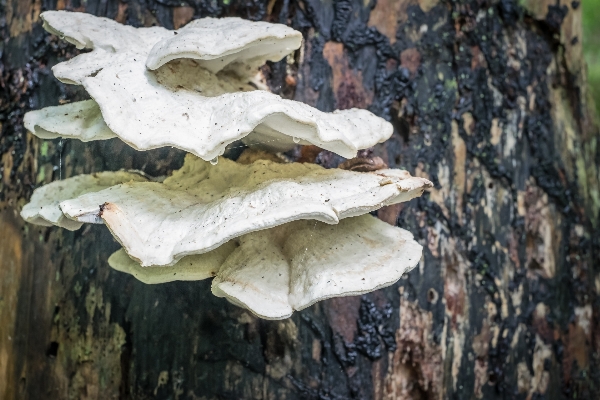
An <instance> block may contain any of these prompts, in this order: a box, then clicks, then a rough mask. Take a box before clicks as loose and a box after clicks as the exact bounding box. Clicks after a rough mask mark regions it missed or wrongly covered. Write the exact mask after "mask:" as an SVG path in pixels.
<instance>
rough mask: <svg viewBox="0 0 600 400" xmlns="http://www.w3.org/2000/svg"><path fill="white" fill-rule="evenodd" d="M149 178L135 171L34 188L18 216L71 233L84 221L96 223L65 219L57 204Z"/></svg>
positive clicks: (96, 174)
mask: <svg viewBox="0 0 600 400" xmlns="http://www.w3.org/2000/svg"><path fill="white" fill-rule="evenodd" d="M147 181H148V178H147V177H146V176H145V175H144V174H142V173H140V172H138V171H116V172H98V173H95V174H90V175H78V176H74V177H72V178H68V179H65V180H62V181H54V182H52V183H49V184H47V185H45V186H42V187H40V188H38V189H36V190H35V191H34V192H33V195H32V196H31V200H30V201H29V203H27V204H26V205H25V206H24V207H23V209H22V210H21V217H22V218H23V219H24V220H25V221H27V222H30V223H32V224H36V225H42V226H52V225H56V226H60V227H61V228H65V229H68V230H70V231H74V230H77V229H79V228H81V225H83V223H84V222H95V221H94V219H96V218H97V216H90V217H89V218H91V219H89V220H85V219H84V218H81V219H80V220H79V221H77V220H74V219H70V218H67V217H66V216H65V215H64V214H63V213H62V211H61V210H60V207H59V204H60V203H61V202H62V201H64V200H69V199H72V198H76V197H78V196H80V195H82V194H85V193H93V192H98V191H100V190H103V189H106V188H109V187H111V186H114V185H118V184H120V183H125V182H147Z"/></svg>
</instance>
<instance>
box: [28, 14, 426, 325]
mask: <svg viewBox="0 0 600 400" xmlns="http://www.w3.org/2000/svg"><path fill="white" fill-rule="evenodd" d="M42 18H43V20H44V27H45V28H46V29H47V30H48V31H50V32H52V33H55V34H58V35H60V37H61V38H64V39H66V40H67V41H69V42H70V43H73V44H75V45H76V46H77V47H78V48H90V49H92V51H91V52H89V53H84V54H81V55H79V56H77V57H75V58H73V59H71V60H69V61H66V62H63V63H60V64H58V65H56V66H55V67H54V68H53V71H54V73H55V76H56V77H57V78H58V79H60V80H61V81H63V82H65V83H70V84H78V85H83V87H84V88H85V89H86V91H87V92H88V93H89V94H90V95H91V97H92V100H86V101H82V102H78V103H72V104H66V105H62V106H57V107H48V108H45V109H42V110H38V111H33V112H29V113H28V114H27V115H26V117H25V126H26V127H27V129H29V130H30V131H32V132H33V133H34V134H36V135H37V136H39V137H42V138H54V137H59V136H60V137H71V138H79V139H81V140H83V141H89V140H100V139H108V138H111V137H115V136H116V137H119V138H121V139H122V140H124V141H125V142H127V143H128V144H130V145H131V146H132V147H134V148H136V149H138V150H145V149H151V148H155V147H160V146H167V145H170V146H174V147H178V148H180V149H183V150H186V151H188V152H190V153H192V154H188V155H187V156H186V158H185V162H184V165H183V167H182V168H181V169H179V170H177V171H175V172H174V173H173V174H172V175H171V176H170V177H168V178H166V179H165V180H164V181H162V182H159V181H157V180H156V181H152V180H150V179H148V178H147V177H145V176H144V175H142V174H140V173H137V172H135V171H133V172H125V171H119V172H104V173H99V174H94V175H81V176H77V177H74V178H69V179H66V180H64V181H59V182H53V183H51V184H49V185H47V186H44V187H42V188H39V189H37V190H36V191H35V192H34V194H33V196H32V201H31V203H30V204H28V205H26V206H25V207H24V208H23V211H22V216H23V218H25V219H26V220H27V221H29V222H32V223H37V224H41V225H50V224H54V225H58V226H63V227H66V228H68V229H77V228H79V227H80V226H81V224H82V223H86V222H87V223H105V224H106V225H107V227H108V228H109V230H110V231H111V233H112V234H113V236H114V237H115V239H116V240H117V241H118V242H119V243H121V245H122V246H123V248H122V249H121V250H119V251H117V252H116V253H114V254H113V255H112V256H111V257H110V258H109V264H110V265H111V266H112V267H113V268H114V269H116V270H119V271H123V272H127V273H129V274H132V275H133V276H135V277H136V278H138V279H139V280H141V281H143V282H146V283H162V282H169V281H173V280H201V279H206V278H210V277H214V280H213V282H212V291H213V293H214V294H215V295H216V296H220V297H226V298H227V299H228V300H229V301H230V302H232V303H234V304H237V305H240V306H242V307H245V308H247V309H249V310H250V311H252V312H253V313H255V314H256V315H258V316H260V317H263V318H268V319H280V318H286V317H289V316H290V315H291V314H292V313H293V312H294V311H295V310H301V309H303V308H306V307H308V306H310V305H311V304H313V303H315V302H317V301H319V300H323V299H326V298H330V297H335V296H349V295H356V294H361V293H366V292H369V291H372V290H375V289H377V288H380V287H384V286H387V285H390V284H392V283H394V282H396V281H397V280H398V279H399V278H400V277H401V275H402V274H403V273H404V272H406V271H408V270H410V269H412V268H413V267H414V266H415V265H416V264H417V263H418V261H419V260H420V255H421V251H422V248H421V246H420V245H419V244H418V243H417V242H415V241H414V240H413V238H412V235H411V234H410V233H409V232H407V231H405V230H403V229H400V228H397V227H393V226H390V225H388V224H386V223H384V222H382V221H380V220H378V219H376V218H374V217H373V216H371V215H365V214H368V213H370V212H372V211H375V210H377V209H379V208H380V207H383V206H386V205H390V204H396V203H400V202H406V201H409V200H411V199H412V198H414V197H417V196H420V195H421V194H422V193H423V191H424V190H425V189H427V188H429V187H431V186H432V184H431V182H429V181H428V180H426V179H423V178H418V177H412V176H411V175H410V173H409V172H408V171H403V170H396V169H389V168H387V165H386V164H385V162H384V161H383V160H382V159H380V158H377V157H375V158H360V159H353V160H348V161H347V162H345V163H343V164H341V165H340V167H341V168H335V169H325V168H323V167H321V166H318V165H315V164H301V163H286V162H285V157H283V156H281V157H279V156H275V155H273V154H268V155H267V156H265V154H266V153H264V152H263V153H256V152H255V153H253V154H245V155H243V156H242V157H240V162H235V161H231V160H228V159H224V160H222V161H221V162H219V163H216V161H215V160H214V159H215V158H216V157H218V156H219V155H221V154H223V152H224V151H225V149H226V147H227V146H228V145H229V144H230V143H232V142H234V141H237V140H240V139H243V140H245V141H247V142H248V141H258V142H260V144H261V146H263V147H266V148H270V149H271V150H274V149H276V150H283V149H290V148H292V147H294V146H296V145H297V144H313V145H316V146H319V147H320V148H323V149H326V150H330V151H332V152H335V153H337V154H339V155H341V156H344V157H348V158H350V157H354V156H355V155H356V154H357V151H358V150H359V149H366V148H369V147H372V146H373V145H375V144H377V143H379V142H382V141H384V140H386V139H387V138H389V136H390V135H391V134H392V131H393V128H392V126H391V124H389V123H388V122H386V121H384V120H383V119H381V118H379V117H377V116H375V115H373V114H372V113H370V112H368V111H366V110H358V109H352V110H344V111H335V112H333V113H324V112H321V111H318V110H316V109H314V108H312V107H310V106H308V105H305V104H302V103H299V102H296V101H292V100H285V99H282V98H280V97H279V96H277V95H275V94H272V93H270V92H268V91H265V90H255V89H256V87H255V86H257V83H256V82H257V81H256V79H254V75H255V73H256V72H257V70H258V66H260V65H262V64H264V63H265V62H266V61H267V60H272V61H278V60H280V59H281V58H282V57H284V56H285V55H287V54H289V53H290V52H292V51H293V50H295V49H297V48H298V47H299V46H300V44H301V35H300V33H299V32H296V31H294V30H293V29H291V28H288V27H286V26H283V25H277V24H269V23H265V22H250V21H244V20H242V19H239V18H223V19H212V18H205V19H200V20H197V21H193V22H191V23H190V24H189V25H187V26H185V27H183V28H181V29H179V30H178V31H175V32H173V31H169V30H166V29H164V28H158V27H153V28H138V29H136V28H133V27H129V26H124V25H121V24H118V23H116V22H114V21H111V20H108V19H106V18H97V17H93V16H90V15H87V14H80V13H69V12H62V11H58V12H45V13H43V14H42ZM264 158H267V159H264ZM209 160H210V162H208V161H209Z"/></svg>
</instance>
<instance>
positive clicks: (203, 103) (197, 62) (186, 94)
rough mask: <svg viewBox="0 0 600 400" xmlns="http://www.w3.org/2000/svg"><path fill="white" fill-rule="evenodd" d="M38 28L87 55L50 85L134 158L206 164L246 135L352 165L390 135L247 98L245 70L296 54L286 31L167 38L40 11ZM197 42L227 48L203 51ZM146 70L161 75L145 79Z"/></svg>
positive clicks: (265, 28)
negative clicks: (184, 158) (165, 155)
mask: <svg viewBox="0 0 600 400" xmlns="http://www.w3.org/2000/svg"><path fill="white" fill-rule="evenodd" d="M42 18H43V19H44V26H45V27H46V29H47V30H48V31H50V32H52V33H56V34H58V35H59V36H61V37H63V38H66V39H67V40H68V41H69V42H71V43H74V44H76V45H77V46H78V47H87V48H91V49H92V51H91V52H89V53H84V54H80V55H78V56H76V57H74V58H73V59H71V60H69V61H66V62H63V63H60V64H57V65H56V66H54V67H53V72H54V75H55V76H56V77H57V78H58V79H59V80H61V81H63V82H65V83H73V84H80V85H83V87H84V88H85V89H86V91H87V92H88V93H89V94H90V96H91V97H92V101H95V102H96V103H97V104H98V107H99V108H100V110H101V113H102V118H103V119H104V121H105V123H106V125H107V126H108V128H109V129H110V131H112V132H113V133H114V134H115V135H116V136H118V137H119V138H121V139H122V140H123V141H125V142H127V143H128V144H129V145H131V146H132V147H134V148H136V149H138V150H148V149H153V148H157V147H162V146H173V147H177V148H179V149H182V150H185V151H188V152H190V153H193V154H195V155H197V156H198V157H201V158H203V159H205V160H212V159H214V158H215V157H217V156H219V155H221V154H223V152H224V151H225V149H226V147H227V145H229V144H230V143H233V142H234V141H236V140H240V139H243V138H246V137H247V136H248V135H251V136H250V137H249V138H248V139H246V140H250V141H254V142H262V145H263V146H265V147H268V148H274V149H277V150H279V151H280V150H284V149H289V148H292V147H293V146H294V145H295V144H296V143H298V142H300V143H312V144H315V145H317V146H319V147H321V148H323V149H326V150H330V151H332V152H335V153H337V154H340V155H342V156H344V157H347V158H351V157H354V156H355V155H356V153H357V151H358V150H359V149H364V148H368V147H371V146H373V145H375V144H377V143H380V142H383V141H385V140H387V139H388V138H389V137H390V136H391V135H392V133H393V128H392V125H391V124H390V123H388V122H387V121H385V120H384V119H382V118H379V117H377V116H375V115H373V114H372V113H370V112H369V111H366V110H359V109H350V110H343V111H336V112H333V113H324V112H321V111H319V110H317V109H315V108H313V107H310V106H308V105H306V104H303V103H300V102H296V101H292V100H286V99H282V98H281V97H279V96H278V95H276V94H273V93H270V92H267V91H264V90H251V89H253V87H252V86H250V85H249V81H250V79H249V78H248V76H247V75H248V74H249V72H248V71H247V69H248V68H250V70H252V71H255V70H256V68H255V66H256V65H257V64H260V63H264V62H265V61H266V60H269V59H273V60H278V59H279V58H281V56H282V53H283V52H284V50H285V51H287V50H290V51H291V50H293V49H294V46H299V45H300V35H299V33H298V32H296V31H294V30H293V29H291V28H288V27H285V26H283V25H277V24H268V23H264V22H261V23H258V22H251V21H245V20H242V19H239V18H223V19H220V20H213V19H207V20H206V21H204V20H198V21H194V22H193V23H191V24H190V25H189V29H186V27H184V28H181V29H180V30H179V31H178V32H179V34H178V35H174V33H173V32H172V31H168V30H166V29H164V28H156V27H154V28H137V29H136V28H133V27H130V26H124V25H121V24H118V23H117V22H115V21H112V20H109V19H106V18H99V17H94V16H91V15H89V14H83V13H70V12H65V11H47V12H44V13H42ZM207 27H213V29H212V30H210V29H208V28H207ZM231 29H235V30H231ZM180 35H181V36H182V38H181V39H179V36H180ZM202 35H208V37H209V38H210V39H211V40H212V39H214V38H216V37H223V38H224V40H226V42H224V41H221V42H219V43H204V41H203V36H202ZM263 42H268V43H270V45H269V46H264V45H263V44H262V43H263ZM180 45H181V46H183V48H184V50H185V51H183V50H179V49H178V46H180ZM219 48H220V49H221V50H220V51H221V53H219V52H218V51H219V50H218V49H219ZM255 51H257V52H258V53H257V54H254V52H255ZM219 55H220V56H221V58H219ZM184 57H188V58H184ZM211 57H212V58H211ZM215 57H216V58H215ZM172 58H173V59H172ZM170 59H172V61H170V62H167V63H166V64H164V62H166V61H167V60H170ZM148 63H149V65H150V66H151V67H152V68H157V67H158V68H157V69H155V70H148V68H147V64H148ZM227 63H229V64H227ZM211 70H212V71H219V72H217V73H216V74H215V73H214V72H211ZM244 73H245V75H244ZM59 107H65V106H59ZM71 107H73V106H71ZM57 112H60V110H58V111H57ZM81 116H83V117H84V119H86V120H85V121H83V122H82V124H84V125H87V126H92V125H94V124H95V122H94V121H88V120H87V119H90V118H95V116H93V115H92V114H82V115H81ZM30 118H31V117H30ZM34 119H36V118H34ZM37 119H39V118H37ZM33 127H34V130H33V131H32V132H33V133H34V134H35V133H36V132H37V130H36V129H35V125H34V126H33ZM67 128H68V127H67ZM66 130H67V131H66V133H63V132H62V131H60V129H55V130H44V131H41V132H42V135H44V136H43V137H56V136H69V137H77V135H76V134H73V132H72V130H68V129H66ZM55 131H56V132H55ZM48 132H51V133H52V134H53V135H55V136H52V135H50V134H49V133H48ZM81 134H82V135H84V136H82V137H83V138H84V139H85V140H92V139H93V138H94V135H93V134H92V133H90V132H88V133H85V134H84V133H83V132H81ZM90 135H91V137H90ZM105 137H106V133H103V135H101V136H98V138H105Z"/></svg>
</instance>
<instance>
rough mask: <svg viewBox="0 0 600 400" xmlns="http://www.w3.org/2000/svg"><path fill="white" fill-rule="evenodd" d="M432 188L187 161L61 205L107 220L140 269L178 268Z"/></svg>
mask: <svg viewBox="0 0 600 400" xmlns="http://www.w3.org/2000/svg"><path fill="white" fill-rule="evenodd" d="M430 186H431V183H430V182H429V181H428V180H426V179H423V178H415V177H411V176H410V174H408V173H407V172H406V171H396V170H391V169H387V170H379V171H376V172H370V173H360V172H352V171H345V170H341V169H324V168H323V167H320V166H318V165H316V164H300V163H291V164H277V163H273V162H272V161H266V160H259V161H256V162H254V163H252V164H249V165H242V164H238V163H235V162H233V161H230V160H227V159H225V160H223V161H222V162H220V163H219V164H217V165H214V166H213V165H211V164H210V163H208V162H206V161H203V160H201V159H198V158H196V157H194V156H192V155H188V156H187V157H186V160H185V163H184V166H183V168H182V169H180V170H179V171H176V172H175V173H174V174H173V175H172V176H171V177H169V178H167V179H165V181H164V182H163V183H156V182H141V183H137V182H131V183H125V184H121V185H118V186H114V187H111V188H108V189H105V190H102V191H99V192H94V193H88V194H84V195H82V196H80V197H78V198H74V199H72V200H65V201H63V202H62V203H61V204H60V207H61V209H62V211H63V213H64V214H65V215H66V216H67V217H69V218H71V219H74V220H77V221H94V220H96V219H100V218H102V219H103V220H104V221H105V223H106V225H107V226H108V228H109V229H110V230H111V232H112V233H113V235H114V236H115V238H116V239H117V240H118V241H119V242H120V243H121V244H122V245H123V247H124V248H125V249H126V250H127V253H128V254H129V255H130V256H131V257H133V258H134V259H136V260H138V261H139V262H140V263H141V264H142V265H143V266H150V265H173V264H174V263H175V262H177V261H178V260H179V259H181V258H182V257H184V256H186V255H189V254H200V253H205V252H207V251H210V250H212V249H214V248H216V247H218V246H220V245H222V244H223V243H225V242H227V241H229V240H231V239H233V238H235V237H238V236H241V235H244V234H246V233H249V232H253V231H257V230H261V229H267V228H272V227H274V226H277V225H281V224H284V223H286V222H290V221H295V220H299V219H314V220H318V221H322V222H325V223H328V224H337V223H338V222H339V220H340V219H342V218H349V217H354V216H357V215H362V214H366V213H368V212H370V211H374V210H377V209H378V208H380V207H382V206H385V205H389V204H394V203H400V202H404V201H408V200H410V199H412V198H414V197H417V196H420V195H421V194H422V193H423V190H424V189H425V188H427V187H430ZM99 205H101V206H99Z"/></svg>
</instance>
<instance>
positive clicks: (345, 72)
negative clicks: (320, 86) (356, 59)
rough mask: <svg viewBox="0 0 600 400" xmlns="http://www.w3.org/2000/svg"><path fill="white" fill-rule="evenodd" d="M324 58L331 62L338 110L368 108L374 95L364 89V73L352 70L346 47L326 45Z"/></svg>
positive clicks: (332, 44) (332, 84)
mask: <svg viewBox="0 0 600 400" xmlns="http://www.w3.org/2000/svg"><path fill="white" fill-rule="evenodd" d="M323 57H325V59H326V60H327V61H328V62H329V65H330V66H331V70H332V72H333V79H332V82H331V86H332V88H333V92H334V94H335V100H336V108H337V109H339V110H347V109H349V108H353V107H356V108H367V107H368V106H369V105H370V104H371V102H372V101H373V93H372V92H370V91H368V90H367V89H365V88H364V86H363V78H362V72H360V71H354V70H353V69H352V68H350V65H349V64H348V58H347V56H346V54H345V52H344V45H343V44H342V43H337V42H327V43H325V46H324V47H323Z"/></svg>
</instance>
